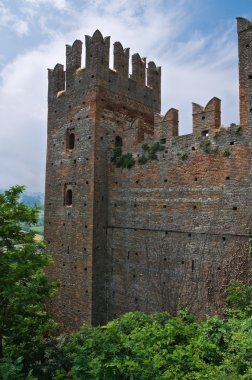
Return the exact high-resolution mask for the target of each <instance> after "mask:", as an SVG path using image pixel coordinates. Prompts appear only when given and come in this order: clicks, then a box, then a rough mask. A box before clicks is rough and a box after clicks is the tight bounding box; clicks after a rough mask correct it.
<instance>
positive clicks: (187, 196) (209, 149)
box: [45, 20, 252, 330]
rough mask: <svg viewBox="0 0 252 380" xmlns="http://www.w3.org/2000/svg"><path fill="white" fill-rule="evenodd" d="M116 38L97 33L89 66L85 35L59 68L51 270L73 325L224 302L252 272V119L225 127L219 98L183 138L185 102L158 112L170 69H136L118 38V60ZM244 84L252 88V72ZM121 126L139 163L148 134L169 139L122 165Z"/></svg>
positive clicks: (63, 318) (138, 63)
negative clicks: (117, 161)
mask: <svg viewBox="0 0 252 380" xmlns="http://www.w3.org/2000/svg"><path fill="white" fill-rule="evenodd" d="M240 22H241V21H239V20H238V24H239V23H240ZM248 25H249V28H250V23H249V22H248ZM246 30H247V29H246ZM246 30H245V31H240V32H239V33H240V34H241V33H247V32H246ZM249 30H250V29H249ZM240 34H239V38H241V37H240ZM246 38H247V37H246ZM251 41H252V36H251V35H250V42H249V43H250V44H251V43H252V42H251ZM246 42H247V40H246ZM109 45H110V40H109V38H105V39H103V37H102V35H101V33H100V32H99V31H96V32H95V34H94V35H93V37H89V36H87V37H86V68H81V50H82V44H81V41H76V42H75V43H74V44H73V46H72V47H69V46H67V67H66V73H65V72H64V69H63V66H62V65H56V67H55V69H54V70H50V71H49V90H48V149H47V169H46V204H45V238H46V240H47V242H48V250H49V252H51V253H52V255H53V258H54V263H53V265H52V266H51V267H50V268H48V275H49V277H50V278H52V279H54V280H58V281H59V282H60V288H59V292H58V295H57V297H56V299H54V300H53V303H52V304H51V305H49V309H50V310H51V312H52V313H53V315H54V316H55V317H56V319H57V320H58V321H59V322H60V323H61V324H62V327H63V328H64V329H65V330H72V329H75V328H77V327H78V326H79V325H80V324H82V323H83V322H89V323H93V324H100V323H104V322H106V321H108V320H110V319H111V318H113V317H114V316H117V315H119V314H121V313H124V312H127V311H130V310H143V311H146V312H151V311H158V310H168V311H170V312H172V313H173V312H175V311H176V310H177V309H178V307H179V306H181V305H187V306H189V307H190V309H191V310H192V311H193V312H195V313H196V314H197V315H198V316H204V315H205V314H206V313H208V314H213V313H215V312H220V310H221V308H222V307H223V305H224V302H225V301H224V300H225V289H226V287H227V285H228V283H229V282H230V280H231V279H242V280H244V281H247V282H249V281H250V275H251V259H250V257H249V254H248V238H247V236H246V230H245V228H244V225H245V224H246V225H248V226H251V207H250V205H251V204H252V188H251V183H252V182H251V175H252V173H251V144H252V143H251V141H252V127H251V124H249V119H247V120H246V122H244V123H243V125H242V126H241V127H238V126H235V125H234V126H232V127H230V128H228V129H224V128H220V112H221V110H220V100H219V99H217V98H213V99H212V100H211V101H210V102H209V103H208V105H207V106H206V107H205V108H203V107H202V106H199V105H195V104H194V106H193V107H194V108H193V130H194V133H193V134H190V135H186V136H178V111H177V110H175V109H173V108H172V109H170V110H169V111H168V112H167V113H166V115H165V116H164V117H162V116H160V115H158V114H157V112H159V111H160V75H161V72H160V69H159V68H157V67H156V66H155V64H154V63H153V62H150V63H149V64H148V70H147V76H146V78H145V65H146V63H145V61H144V60H142V59H141V58H140V56H139V55H134V56H133V59H132V62H133V70H132V76H131V78H128V58H129V51H128V49H126V50H124V49H123V47H122V45H121V44H120V43H119V42H116V43H115V44H114V70H111V69H109V61H108V60H109ZM241 55H242V51H241V46H240V57H241ZM240 59H243V58H240ZM241 65H242V63H241ZM240 70H241V69H240ZM242 75H243V74H242ZM65 78H66V85H65ZM240 78H241V72H240ZM145 80H147V84H148V86H146V85H145ZM242 80H244V81H245V79H244V78H243V79H242ZM244 83H245V82H244ZM242 85H243V86H244V88H248V89H251V80H250V79H249V78H247V82H246V84H245V85H244V84H242ZM249 91H250V90H249ZM242 102H244V98H243V97H241V103H242ZM246 105H247V108H248V107H251V105H250V104H249V96H248V97H247V100H246ZM242 112H244V111H242V110H241V113H242ZM247 115H248V114H247ZM205 131H207V133H205ZM202 132H203V133H202ZM73 134H74V136H75V140H74V147H71V144H70V143H69V142H68V139H69V136H70V135H73ZM206 134H207V136H206ZM117 136H119V137H120V138H121V139H122V144H123V145H122V150H123V152H124V153H127V152H130V153H132V154H133V156H134V157H135V159H136V161H137V159H138V156H139V155H141V154H142V144H143V143H153V142H157V141H161V142H162V143H163V144H164V145H165V150H163V151H161V152H159V153H158V160H154V161H149V162H147V163H146V164H145V165H140V164H138V163H136V165H135V166H134V167H133V168H131V169H130V170H128V169H121V168H117V167H116V166H115V165H114V164H113V163H112V162H111V157H112V155H113V149H114V146H115V141H116V137H117ZM69 147H70V148H69ZM67 191H71V192H72V204H71V205H69V204H66V203H67V202H66V200H67V197H68V195H67ZM251 228H252V226H251Z"/></svg>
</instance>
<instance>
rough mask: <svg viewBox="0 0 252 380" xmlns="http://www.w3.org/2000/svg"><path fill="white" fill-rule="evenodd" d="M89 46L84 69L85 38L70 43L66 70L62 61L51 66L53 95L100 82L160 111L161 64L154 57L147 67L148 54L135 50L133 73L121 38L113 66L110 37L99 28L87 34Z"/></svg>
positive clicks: (50, 90)
mask: <svg viewBox="0 0 252 380" xmlns="http://www.w3.org/2000/svg"><path fill="white" fill-rule="evenodd" d="M85 47H86V50H85V58H86V59H85V64H86V65H85V68H82V69H81V70H80V68H81V60H82V42H81V41H80V40H76V41H75V42H74V43H73V45H72V46H70V45H67V46H66V71H65V73H64V68H63V66H62V65H60V64H57V65H56V66H55V69H54V70H49V76H48V80H49V93H48V96H49V98H53V97H55V96H56V95H57V92H59V91H63V90H66V93H69V92H70V93H71V92H73V91H75V90H76V89H80V87H81V88H82V89H84V90H87V89H88V88H89V87H91V86H93V85H98V86H104V87H106V88H108V89H110V90H112V91H113V92H118V93H120V94H121V95H125V96H127V97H129V98H132V99H134V100H136V101H138V102H140V103H143V104H146V105H147V106H148V107H151V108H152V109H153V111H157V112H159V111H160V102H161V101H160V98H161V96H160V91H161V68H160V67H156V65H155V63H154V62H152V61H151V62H149V63H148V67H147V68H146V58H141V57H140V55H139V54H138V53H137V54H133V55H132V74H131V75H130V76H129V58H130V55H129V48H126V49H124V48H123V46H122V44H121V43H120V42H115V43H114V46H113V53H114V68H113V69H110V68H109V54H110V37H103V36H102V34H101V32H100V31H99V30H96V31H95V32H94V34H93V36H92V37H91V36H86V37H85ZM56 77H57V79H56ZM64 78H65V79H64ZM65 81H66V83H65ZM80 83H81V85H80Z"/></svg>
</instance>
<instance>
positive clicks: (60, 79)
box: [45, 30, 160, 328]
mask: <svg viewBox="0 0 252 380" xmlns="http://www.w3.org/2000/svg"><path fill="white" fill-rule="evenodd" d="M109 50H110V38H109V37H106V38H103V36H102V35H101V33H100V32H99V31H98V30H97V31H96V32H95V33H94V35H93V36H92V37H90V36H86V54H85V57H86V60H85V61H86V65H85V68H82V67H81V57H82V42H81V41H79V40H76V41H75V42H74V44H73V45H72V46H66V71H64V67H63V66H62V65H60V64H57V65H56V66H55V68H54V69H53V70H49V71H48V80H49V90H48V147H47V166H46V209H45V238H46V240H47V242H48V249H49V251H50V252H51V253H52V254H53V259H54V265H53V266H52V267H51V268H49V269H48V273H49V275H50V276H51V278H53V279H55V280H58V281H59V283H60V288H59V293H58V296H57V297H56V300H54V301H53V305H52V310H53V313H54V315H55V316H56V319H57V320H59V322H60V323H61V324H62V325H63V327H65V328H67V326H68V328H69V327H70V328H75V327H77V326H79V325H80V324H81V323H83V322H89V323H93V324H98V323H103V322H105V321H106V320H107V313H108V310H107V304H108V300H107V297H108V295H107V284H108V281H109V278H108V270H109V268H108V264H109V263H108V254H107V226H108V171H109V164H110V157H111V144H112V146H114V143H115V139H116V131H115V128H116V127H117V123H122V120H120V118H122V117H123V118H125V119H129V118H131V119H137V118H141V121H142V122H143V123H144V122H145V121H147V122H148V123H153V118H154V112H159V111H160V68H156V66H155V64H154V63H153V62H150V63H149V64H148V68H147V83H146V60H145V59H144V58H143V59H142V58H141V57H140V56H139V54H134V55H133V56H132V75H131V76H130V78H129V49H123V47H122V45H121V44H120V42H116V43H115V44H114V69H113V70H111V69H110V68H109ZM105 109H106V110H113V114H111V115H110V116H109V118H106V119H105V113H104V110H105ZM117 114H118V115H117ZM120 114H121V116H120V117H119V115H120Z"/></svg>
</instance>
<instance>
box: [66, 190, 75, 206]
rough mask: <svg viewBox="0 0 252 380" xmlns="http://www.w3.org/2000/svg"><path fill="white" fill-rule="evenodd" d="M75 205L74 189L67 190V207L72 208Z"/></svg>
mask: <svg viewBox="0 0 252 380" xmlns="http://www.w3.org/2000/svg"><path fill="white" fill-rule="evenodd" d="M72 204H73V191H72V189H67V190H66V193H65V206H72Z"/></svg>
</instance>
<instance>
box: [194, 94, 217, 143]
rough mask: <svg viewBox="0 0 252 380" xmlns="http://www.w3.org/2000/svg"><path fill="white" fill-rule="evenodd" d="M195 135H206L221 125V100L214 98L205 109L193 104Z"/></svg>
mask: <svg viewBox="0 0 252 380" xmlns="http://www.w3.org/2000/svg"><path fill="white" fill-rule="evenodd" d="M192 116H193V133H194V134H195V135H202V134H203V135H205V134H208V133H209V132H210V131H212V130H214V129H217V128H219V127H220V125H221V100H220V99H218V98H216V97H214V98H212V99H211V100H209V102H208V103H207V105H206V106H205V107H203V106H201V105H200V104H197V103H192Z"/></svg>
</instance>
